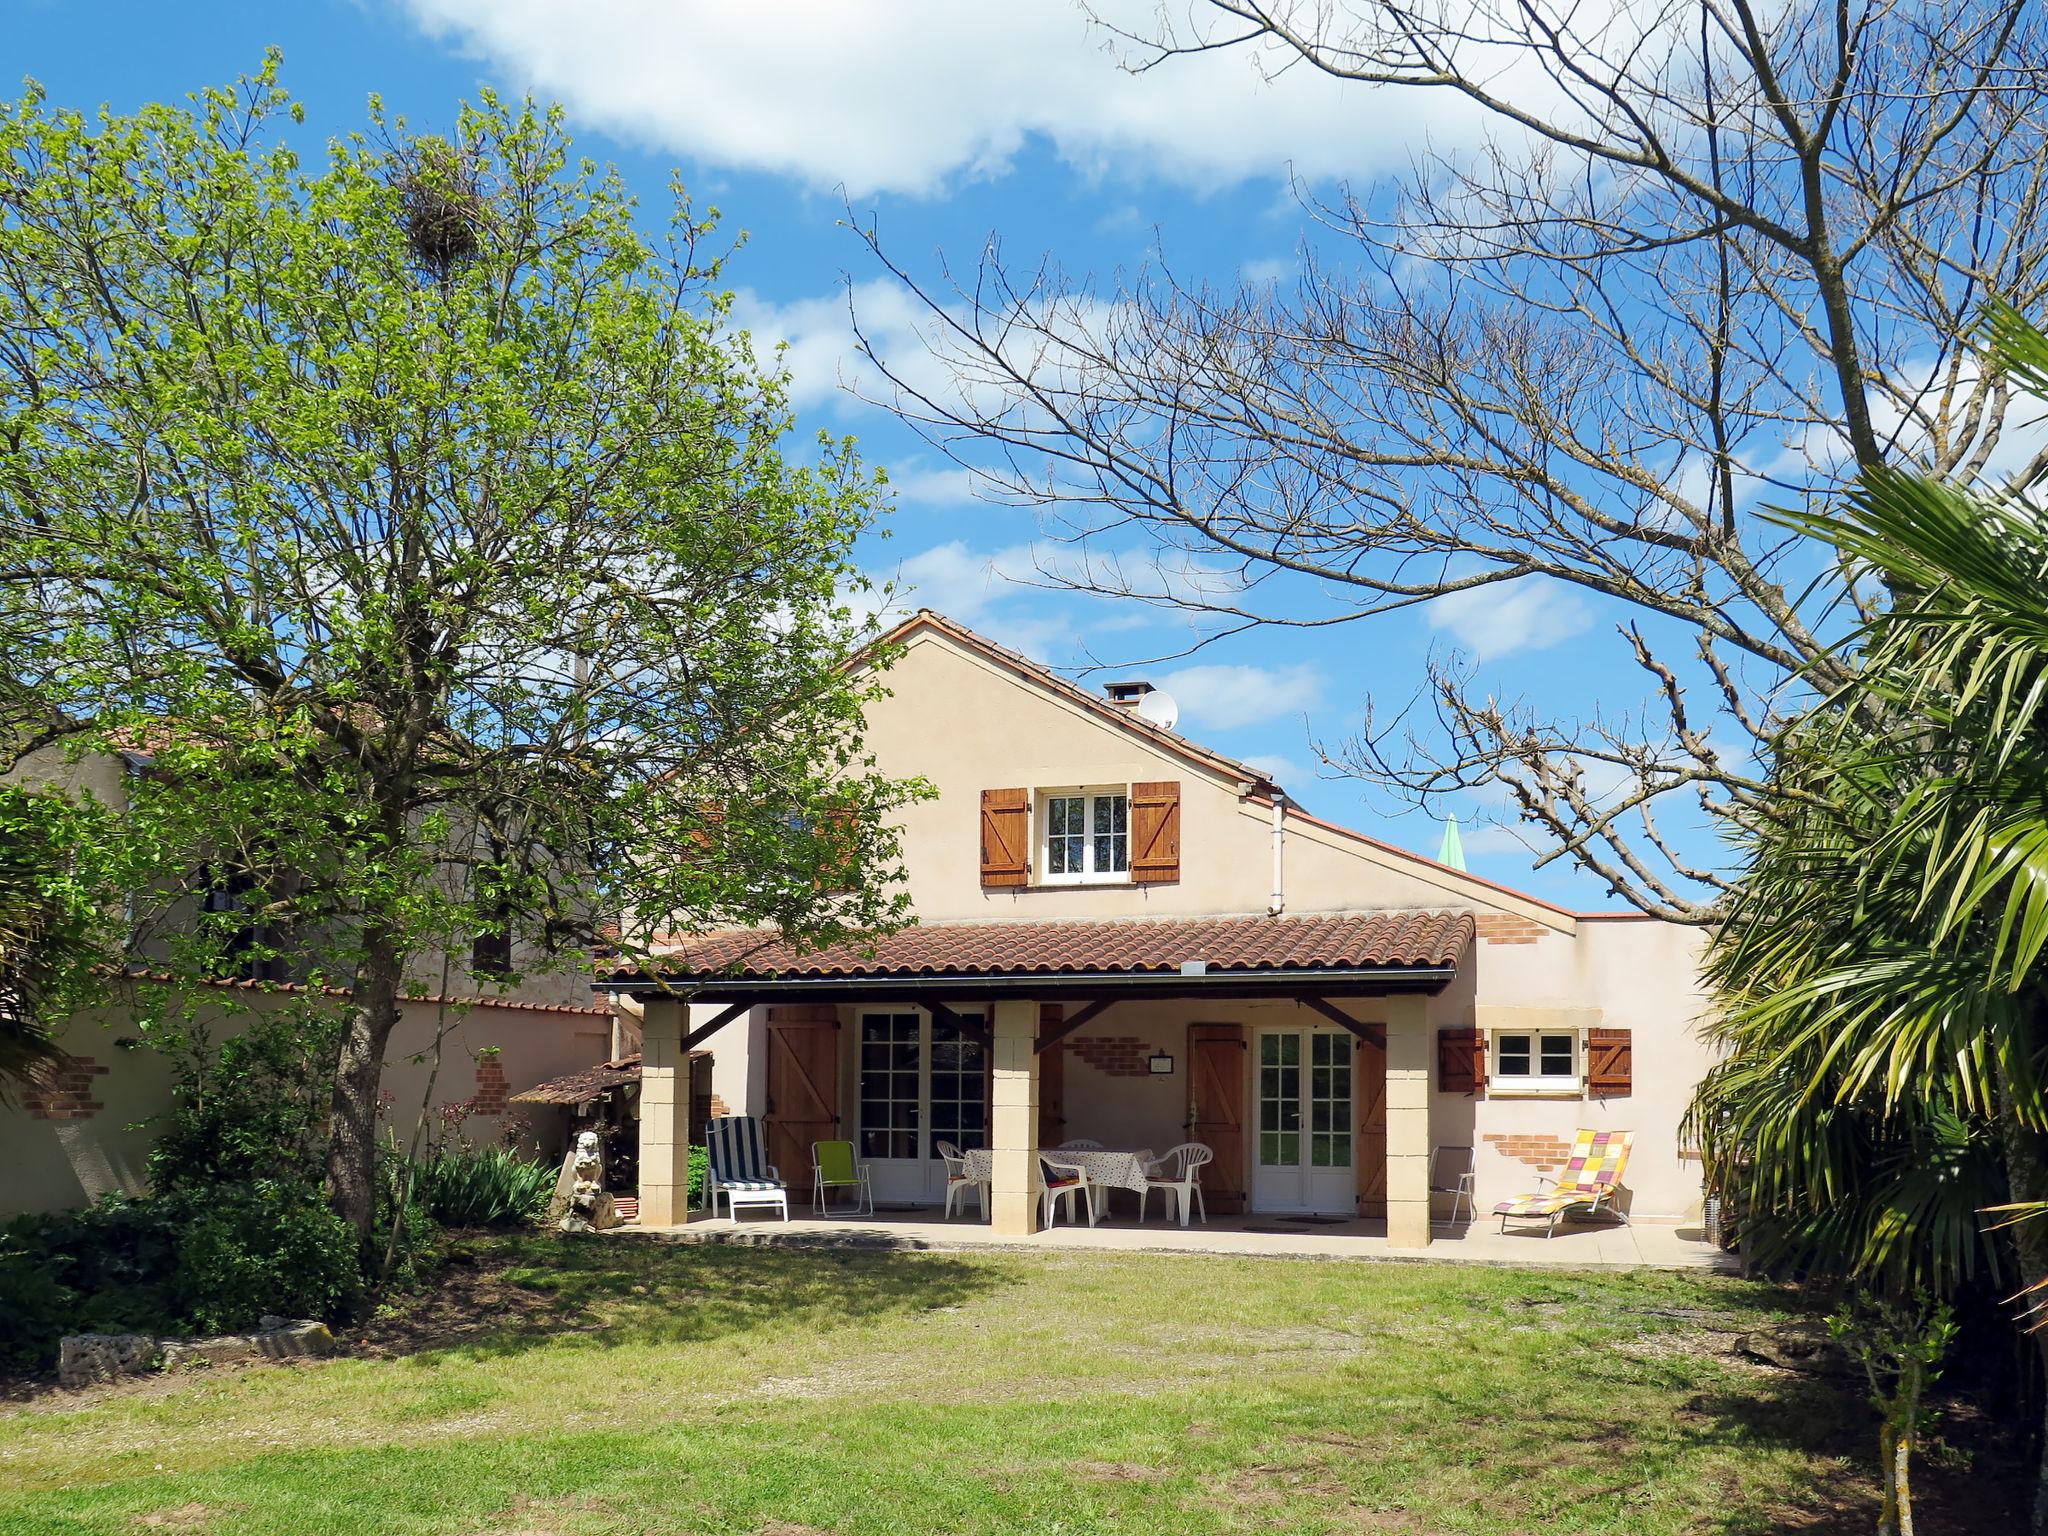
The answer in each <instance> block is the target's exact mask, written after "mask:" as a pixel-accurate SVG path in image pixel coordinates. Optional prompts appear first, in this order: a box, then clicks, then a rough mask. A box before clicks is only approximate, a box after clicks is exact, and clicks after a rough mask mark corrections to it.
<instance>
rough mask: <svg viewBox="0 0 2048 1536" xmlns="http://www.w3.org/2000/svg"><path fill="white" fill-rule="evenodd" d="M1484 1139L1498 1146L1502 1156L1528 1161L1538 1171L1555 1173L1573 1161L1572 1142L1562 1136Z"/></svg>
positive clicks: (1493, 1137)
mask: <svg viewBox="0 0 2048 1536" xmlns="http://www.w3.org/2000/svg"><path fill="white" fill-rule="evenodd" d="M1483 1139H1484V1140H1486V1141H1490V1142H1492V1143H1493V1144H1494V1145H1495V1146H1496V1147H1498V1148H1499V1149H1500V1151H1501V1154H1502V1156H1504V1157H1512V1158H1513V1159H1515V1161H1517V1162H1520V1163H1527V1164H1528V1165H1529V1166H1530V1167H1531V1168H1534V1169H1535V1170H1536V1171H1537V1172H1538V1173H1555V1172H1557V1170H1558V1169H1560V1168H1562V1167H1563V1166H1564V1165H1565V1164H1566V1163H1568V1162H1570V1161H1571V1156H1572V1144H1571V1143H1570V1142H1568V1141H1566V1140H1565V1139H1564V1138H1563V1137H1562V1136H1514V1135H1510V1136H1494V1135H1488V1136H1486V1137H1484V1138H1483Z"/></svg>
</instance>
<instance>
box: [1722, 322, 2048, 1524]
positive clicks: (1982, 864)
mask: <svg viewBox="0 0 2048 1536" xmlns="http://www.w3.org/2000/svg"><path fill="white" fill-rule="evenodd" d="M1986 335H1987V340H1988V343H1989V346H1988V357H1987V360H1986V366H1987V367H1989V368H1993V369H1999V370H2002V371H2003V372H2004V374H2005V375H2006V380H2007V383H2008V385H2009V387H2011V388H2013V389H2015V390H2016V391H2021V392H2025V393H2030V394H2033V395H2035V396H2037V397H2041V398H2048V337H2044V336H2043V335H2042V333H2041V332H2040V331H2038V330H2037V329H2035V328H2034V327H2033V326H2031V325H2030V324H2028V323H2027V322H2026V321H2025V320H2024V319H2022V317H2020V316H2019V315H2018V314H2016V313H2014V312H2012V311H2011V310H2009V309H2003V308H1994V309H1993V310H1992V311H1991V312H1990V313H1989V315H1988V317H1987V321H1986ZM1784 521H1785V522H1787V523H1788V524H1790V525H1793V526H1797V527H1799V528H1802V529H1803V530H1805V531H1807V532H1811V533H1814V534H1817V535H1819V536H1821V537H1823V538H1825V539H1827V540H1829V541H1830V542H1832V543H1833V544H1834V545H1835V547H1836V548H1837V549H1838V550H1840V551H1841V553H1842V555H1843V556H1844V559H1845V562H1846V568H1847V571H1848V573H1849V575H1850V577H1851V579H1853V580H1856V581H1859V582H1863V581H1868V580H1870V579H1872V578H1876V579H1878V580H1881V581H1882V582H1883V584H1884V586H1885V588H1886V589H1887V590H1888V591H1889V593H1890V594H1891V598H1892V600H1891V603H1890V606H1889V607H1888V609H1887V610H1886V611H1885V612H1884V613H1883V614H1882V615H1881V616H1880V617H1878V618H1877V619H1875V620H1874V621H1873V622H1872V623H1870V624H1869V625H1867V626H1866V627H1865V628H1864V629H1862V630H1861V631H1860V632H1859V633H1858V634H1857V635H1856V636H1855V637H1854V639H1853V641H1852V642H1851V644H1852V648H1853V649H1854V650H1855V651H1856V652H1857V655H1856V657H1855V662H1856V675H1855V677H1854V680H1853V681H1851V682H1850V683H1848V684H1846V685H1845V686H1843V687H1842V688H1840V689H1838V690H1837V691H1835V692H1833V693H1832V694H1830V695H1829V696H1828V697H1827V698H1826V699H1824V700H1823V701H1822V703H1821V704H1820V705H1819V707H1817V708H1815V709H1814V710H1812V711H1811V712H1809V713H1808V714H1807V715H1806V717H1805V718H1804V719H1802V720H1801V721H1800V722H1799V723H1798V724H1797V725H1795V726H1794V727H1792V728H1791V729H1790V730H1789V731H1788V732H1787V733H1786V734H1785V736H1784V738H1783V740H1782V742H1781V743H1780V754H1779V758H1778V761H1777V763H1776V764H1775V765H1774V774H1773V777H1774V782H1775V785H1776V788H1777V789H1778V791H1779V798H1778V801H1777V810H1776V813H1775V815H1774V816H1773V818H1772V819H1771V820H1770V821H1769V822H1768V823H1767V824H1764V825H1762V826H1759V827H1757V828H1755V829H1753V830H1751V831H1750V832H1748V833H1747V834H1745V835H1744V837H1743V839H1742V843H1741V846H1740V850H1739V851H1740V853H1741V855H1742V861H1743V863H1744V864H1745V866H1746V869H1745V875H1744V878H1743V880H1742V882H1741V889H1740V891H1739V893H1738V895H1737V896H1736V897H1735V898H1734V899H1733V900H1732V901H1731V902H1730V904H1729V906H1728V909H1727V912H1726V921H1725V924H1724V926H1723V927H1722V928H1721V930H1720V932H1719V934H1718V936H1717V939H1716V944H1715V947H1714V950H1713V953H1712V957H1711V960H1710V974H1711V978H1712V980H1713V983H1714V985H1715V989H1716V992H1717V995H1718V1000H1719V1003H1720V1006H1721V1016H1720V1018H1719V1020H1718V1022H1717V1023H1716V1024H1715V1026H1714V1032H1715V1033H1716V1034H1717V1036H1718V1037H1719V1040H1720V1043H1721V1044H1722V1045H1723V1047H1724V1049H1725V1051H1726V1055H1725V1058H1724V1060H1723V1062H1722V1064H1721V1065H1720V1066H1719V1067H1718V1068H1717V1069H1716V1070H1715V1071H1714V1072H1713V1073H1712V1074H1710V1076H1709V1077H1708V1079H1707V1081H1706V1083H1705V1084H1704V1085H1703V1087H1702V1089H1701V1092H1700V1096H1699V1098H1698V1100H1697V1102H1696V1103H1695V1105H1694V1111H1693V1124H1694V1126H1695V1128H1696V1130H1697V1132H1698V1134H1699V1136H1700V1138H1701V1140H1702V1144H1703V1146H1704V1147H1705V1148H1706V1151H1707V1156H1708V1162H1709V1167H1710V1170H1711V1177H1712V1179H1713V1181H1714V1183H1715V1185H1716V1187H1717V1189H1719V1190H1720V1191H1721V1192H1722V1193H1723V1194H1724V1195H1725V1196H1727V1197H1729V1198H1731V1200H1732V1201H1733V1203H1734V1204H1735V1205H1736V1207H1737V1208H1738V1209H1740V1210H1741V1211H1743V1212H1744V1213H1745V1214H1744V1229H1743V1230H1744V1233H1745V1241H1746V1243H1747V1244H1748V1245H1749V1246H1750V1248H1751V1249H1752V1251H1753V1252H1755V1253H1757V1254H1759V1256H1761V1257H1762V1258H1764V1259H1765V1260H1766V1261H1776V1262H1781V1263H1784V1264H1786V1265H1788V1266H1791V1267H1793V1268H1795V1269H1796V1270H1798V1271H1799V1272H1801V1273H1804V1274H1806V1275H1808V1276H1810V1277H1816V1278H1821V1279H1825V1280H1830V1281H1833V1282H1836V1283H1838V1284H1841V1285H1845V1286H1848V1287H1853V1288H1854V1289H1856V1290H1858V1291H1861V1292H1863V1293H1865V1294H1868V1295H1876V1296H1879V1297H1884V1298H1890V1299H1891V1300H1892V1301H1893V1302H1897V1301H1898V1300H1900V1299H1902V1298H1906V1297H1909V1296H1916V1295H1917V1296H1934V1297H1943V1296H1953V1295H1956V1294H1958V1293H1959V1292H1961V1291H1963V1290H1965V1289H1966V1288H1969V1287H1973V1286H1975V1287H1981V1286H1982V1285H1983V1284H1985V1283H1988V1282H1993V1281H1996V1280H1998V1279H1999V1278H2000V1277H2001V1275H2002V1273H2003V1271H2004V1269H2005V1267H2006V1266H2007V1265H2009V1264H2016V1267H2017V1269H2018V1271H2019V1273H2020V1276H2021V1277H2022V1278H2023V1280H2024V1281H2025V1282H2026V1284H2027V1285H2028V1286H2029V1287H2032V1288H2035V1292H2036V1294H2041V1291H2040V1288H2041V1287H2043V1286H2044V1285H2048V1225H2044V1223H2042V1222H2041V1221H2038V1220H2036V1221H2031V1222H2022V1223H2021V1224H2019V1225H2017V1226H2013V1227H2010V1228H2008V1229H2004V1230H1994V1227H1993V1223H1991V1222H1990V1221H1988V1220H1987V1218H1986V1217H1985V1215H1984V1214H1983V1213H1984V1211H1985V1209H1986V1208H1987V1207H1990V1206H1993V1205H1996V1204H1998V1203H1999V1202H2000V1201H2001V1200H2002V1199H2004V1198H2006V1197H2008V1196H2009V1197H2010V1198H2011V1199H2012V1200H2013V1201H2015V1202H2019V1203H2020V1204H2021V1206H2022V1207H2025V1208H2031V1209H2033V1210H2035V1211H2037V1212H2038V1211H2044V1210H2048V1107H2044V1104H2043V1100H2042V1094H2041V1073H2040V1069H2041V1065H2042V1059H2043V1051H2044V1048H2048V976H2043V975H2041V974H2040V973H2039V970H2038V962H2039V960H2040V957H2041V952H2042V949H2043V947H2044V945H2048V514H2044V512H2043V511H2042V509H2041V508H2040V507H2039V506H2037V505H2036V504H2034V503H2033V502H2032V501H2030V500H2027V499H2025V498H2023V497H2009V498H2004V499H1996V500H1989V499H1984V498H1980V497H1977V496H1973V495H1971V494H1970V493H1968V492H1966V491H1964V490H1961V489H1959V488H1957V487H1955V486H1952V485H1947V484H1944V483H1940V482H1936V481H1931V480H1926V479H1921V478H1918V477H1915V476H1912V475H1907V474H1901V473H1897V472H1894V471H1889V470H1873V471H1870V472H1867V473H1866V474H1865V475H1864V476H1863V478H1862V479H1861V480H1860V482H1859V483H1858V485H1857V486H1856V488H1855V489H1854V491H1853V493H1852V494H1851V495H1850V497H1849V498H1848V500H1847V503H1846V505H1845V506H1844V507H1843V508H1842V509H1841V510H1840V511H1839V512H1836V513H1832V514H1828V515H1813V516H1787V517H1786V518H1785V519H1784ZM2040 1338H2041V1346H2040V1347H2041V1348H2042V1351H2043V1356H2044V1359H2048V1334H2044V1335H2041V1336H2040ZM1909 1448H1910V1447H1909ZM1888 1470H1889V1469H1888ZM1887 1514H1888V1517H1889V1518H1891V1519H1893V1520H1896V1519H1897V1514H1896V1512H1895V1511H1892V1510H1889V1509H1888V1511H1887ZM1905 1520H1906V1524H1905V1528H1906V1529H1910V1513H1909V1512H1908V1513H1907V1514H1906V1516H1905ZM2034 1526H2035V1529H2036V1531H2048V1480H2044V1482H2043V1484H2042V1485H2041V1492H2040V1493H2039V1494H2037V1500H2036V1509H2035V1514H2034ZM1891 1528H1892V1529H1898V1528H1899V1526H1897V1525H1896V1524H1894V1525H1892V1527H1891Z"/></svg>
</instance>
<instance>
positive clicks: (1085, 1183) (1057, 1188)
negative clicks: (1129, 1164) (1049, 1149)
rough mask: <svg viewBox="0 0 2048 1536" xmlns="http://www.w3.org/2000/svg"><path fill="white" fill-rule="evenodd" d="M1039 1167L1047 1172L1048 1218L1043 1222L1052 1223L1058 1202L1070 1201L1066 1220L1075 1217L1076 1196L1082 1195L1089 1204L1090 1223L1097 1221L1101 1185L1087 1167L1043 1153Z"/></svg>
mask: <svg viewBox="0 0 2048 1536" xmlns="http://www.w3.org/2000/svg"><path fill="white" fill-rule="evenodd" d="M1038 1162H1039V1168H1040V1170H1041V1172H1043V1174H1044V1176H1045V1220H1044V1221H1043V1222H1042V1223H1041V1225H1043V1226H1047V1227H1050V1226H1051V1225H1052V1219H1053V1216H1054V1214H1055V1213H1056V1212H1057V1211H1058V1210H1059V1202H1060V1201H1061V1200H1062V1199H1064V1200H1065V1201H1066V1202H1067V1220H1069V1221H1072V1220H1073V1219H1074V1198H1075V1197H1076V1196H1079V1197H1080V1198H1081V1199H1082V1200H1083V1201H1085V1203H1086V1204H1087V1206H1088V1225H1089V1226H1091V1227H1092V1226H1094V1225H1095V1217H1096V1214H1097V1213H1096V1208H1095V1198H1096V1195H1097V1194H1098V1193H1099V1192H1100V1191H1101V1189H1102V1186H1101V1185H1100V1184H1098V1183H1096V1182H1095V1181H1094V1180H1093V1179H1091V1178H1089V1177H1088V1170H1087V1169H1086V1168H1084V1167H1082V1166H1081V1165H1080V1164H1079V1163H1063V1162H1061V1161H1060V1160H1059V1159H1058V1158H1056V1157H1050V1156H1041V1157H1040V1158H1039V1159H1038Z"/></svg>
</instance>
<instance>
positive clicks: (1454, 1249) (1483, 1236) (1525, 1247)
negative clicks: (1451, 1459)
mask: <svg viewBox="0 0 2048 1536" xmlns="http://www.w3.org/2000/svg"><path fill="white" fill-rule="evenodd" d="M1499 1227H1500V1223H1499V1221H1498V1220H1497V1219H1496V1218H1493V1217H1483V1218H1481V1219H1480V1220H1478V1221H1476V1222H1472V1223H1470V1224H1465V1223H1460V1224H1458V1225H1456V1226H1453V1225H1451V1224H1449V1223H1439V1224H1438V1226H1437V1227H1436V1228H1435V1231H1434V1233H1433V1240H1432V1241H1431V1243H1430V1245H1429V1246H1428V1247H1427V1248H1396V1247H1394V1246H1393V1245H1392V1244H1390V1243H1389V1242H1388V1241H1387V1229H1386V1224H1385V1223H1384V1222H1379V1221H1332V1220H1328V1219H1326V1218H1317V1219H1316V1220H1315V1222H1313V1223H1308V1224H1305V1223H1301V1222H1298V1221H1289V1220H1288V1219H1287V1218H1286V1217H1284V1216H1215V1217H1212V1218H1210V1220H1209V1222H1208V1224H1207V1225H1206V1226H1205V1225H1203V1224H1202V1223H1200V1222H1196V1223H1194V1224H1192V1225H1190V1226H1188V1227H1186V1228H1182V1227H1179V1226H1177V1225H1176V1226H1169V1225H1167V1224H1166V1223H1164V1222H1162V1221H1160V1220H1158V1219H1157V1218H1156V1217H1155V1219H1153V1220H1151V1221H1148V1222H1145V1223H1144V1224H1143V1225H1140V1224H1139V1223H1138V1222H1137V1221H1135V1220H1134V1219H1132V1218H1131V1217H1129V1216H1124V1215H1118V1216H1114V1217H1105V1218H1104V1219H1103V1221H1102V1224H1101V1225H1099V1226H1096V1227H1092V1228H1091V1227H1090V1226H1088V1225H1087V1223H1086V1222H1085V1221H1084V1222H1083V1223H1082V1224H1081V1225H1079V1226H1069V1225H1067V1224H1066V1223H1064V1222H1062V1223H1061V1224H1059V1225H1058V1226H1055V1227H1052V1228H1051V1229H1049V1230H1047V1231H1044V1232H1038V1233H1034V1234H1033V1235H1031V1236H1030V1237H998V1236H996V1235H995V1233H993V1232H992V1231H990V1230H989V1227H988V1226H987V1224H986V1223H984V1222H981V1221H979V1220H976V1219H975V1218H974V1217H973V1216H972V1215H968V1216H963V1217H957V1218H955V1219H954V1220H952V1221H947V1220H945V1219H944V1213H943V1212H942V1211H940V1209H939V1208H938V1207H936V1206H931V1207H924V1208H920V1209H911V1210H890V1209H887V1208H885V1209H883V1210H882V1211H881V1212H879V1213H878V1214H877V1215H875V1216H858V1217H852V1216H832V1217H824V1218H818V1217H813V1216H812V1215H811V1214H810V1206H809V1204H808V1203H807V1202H803V1201H799V1200H792V1201H791V1202H790V1220H789V1221H788V1222H786V1223H785V1222H782V1221H780V1220H778V1219H777V1218H776V1217H774V1216H772V1215H767V1216H764V1215H762V1214H760V1213H759V1212H757V1211H749V1212H748V1213H747V1214H746V1215H745V1216H743V1217H741V1218H740V1219H739V1221H738V1222H737V1223H735V1222H733V1221H732V1220H730V1219H728V1218H726V1217H724V1216H720V1217H718V1218H717V1219H716V1220H714V1219H712V1218H711V1217H709V1216H706V1215H705V1214H704V1213H703V1212H701V1211H699V1212H694V1213H692V1217H691V1220H690V1222H689V1224H688V1225H686V1226H675V1227H654V1228H645V1227H639V1226H628V1227H621V1228H618V1229H617V1231H618V1232H619V1233H620V1234H622V1235H637V1236H646V1237H653V1238H658V1239H661V1240H664V1241H671V1242H699V1243H744V1244H760V1245H777V1246H779V1245H783V1244H789V1245H793V1246H802V1247H832V1246H842V1245H843V1246H846V1247H857V1248H904V1249H945V1248H1006V1247H1022V1248H1037V1249H1043V1250H1048V1251H1050V1250H1074V1249H1091V1250H1103V1251H1110V1252H1118V1253H1213V1254H1238V1255H1246V1256H1269V1257H1274V1258H1295V1259H1366V1260H1383V1261H1397V1262H1399V1261H1409V1262H1412V1261H1417V1260H1421V1261H1433V1262H1442V1263H1452V1264H1512V1265H1517V1266H1521V1265H1532V1264H1551V1265H1558V1266H1561V1267H1565V1268H1570V1269H1721V1270H1728V1271H1731V1272H1732V1271H1734V1270H1737V1269H1739V1268H1740V1260H1739V1259H1737V1258H1736V1257H1735V1255H1733V1254H1730V1253H1724V1252H1722V1251H1721V1250H1720V1249H1719V1248H1717V1247H1715V1246H1714V1245H1713V1244H1711V1243H1708V1242H1706V1241H1704V1240H1703V1235H1702V1234H1701V1232H1700V1231H1699V1230H1698V1229H1697V1228H1695V1227H1685V1226H1677V1225H1671V1224H1664V1225H1659V1224H1656V1223H1653V1222H1650V1221H1647V1220H1645V1221H1638V1222H1636V1223H1634V1224H1632V1225H1630V1226H1626V1227H1624V1226H1618V1225H1615V1224H1613V1223H1610V1222H1592V1221H1588V1222H1584V1223H1580V1224H1576V1225H1561V1226H1559V1228H1558V1230H1557V1236H1556V1237H1554V1238H1545V1237H1544V1235H1543V1229H1542V1228H1541V1227H1536V1228H1530V1229H1526V1230H1520V1231H1509V1232H1507V1233H1505V1234H1503V1233H1502V1232H1501V1231H1500V1230H1499Z"/></svg>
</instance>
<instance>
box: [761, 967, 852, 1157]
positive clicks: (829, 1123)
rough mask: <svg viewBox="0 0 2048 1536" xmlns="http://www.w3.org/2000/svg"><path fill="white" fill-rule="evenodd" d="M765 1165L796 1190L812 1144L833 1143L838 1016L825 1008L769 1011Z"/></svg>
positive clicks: (836, 1110)
mask: <svg viewBox="0 0 2048 1536" xmlns="http://www.w3.org/2000/svg"><path fill="white" fill-rule="evenodd" d="M765 1118H766V1129H767V1133H768V1161H769V1162H771V1163H773V1164H775V1168H776V1171H777V1172H778V1173H780V1174H781V1175H782V1178H783V1181H784V1182H785V1183H786V1184H788V1185H789V1186H790V1188H792V1189H795V1188H798V1187H800V1186H801V1185H802V1183H803V1181H804V1178H805V1176H806V1175H807V1174H808V1173H809V1172H810V1167H811V1143H812V1142H816V1141H838V1140H840V1139H841V1137H840V1134H839V1010H838V1009H836V1008H834V1007H831V1006H830V1005H827V1004H817V1005H810V1006H802V1005H799V1006H796V1007H778V1008H770V1009H769V1010H768V1113H767V1116H766V1117H765Z"/></svg>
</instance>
